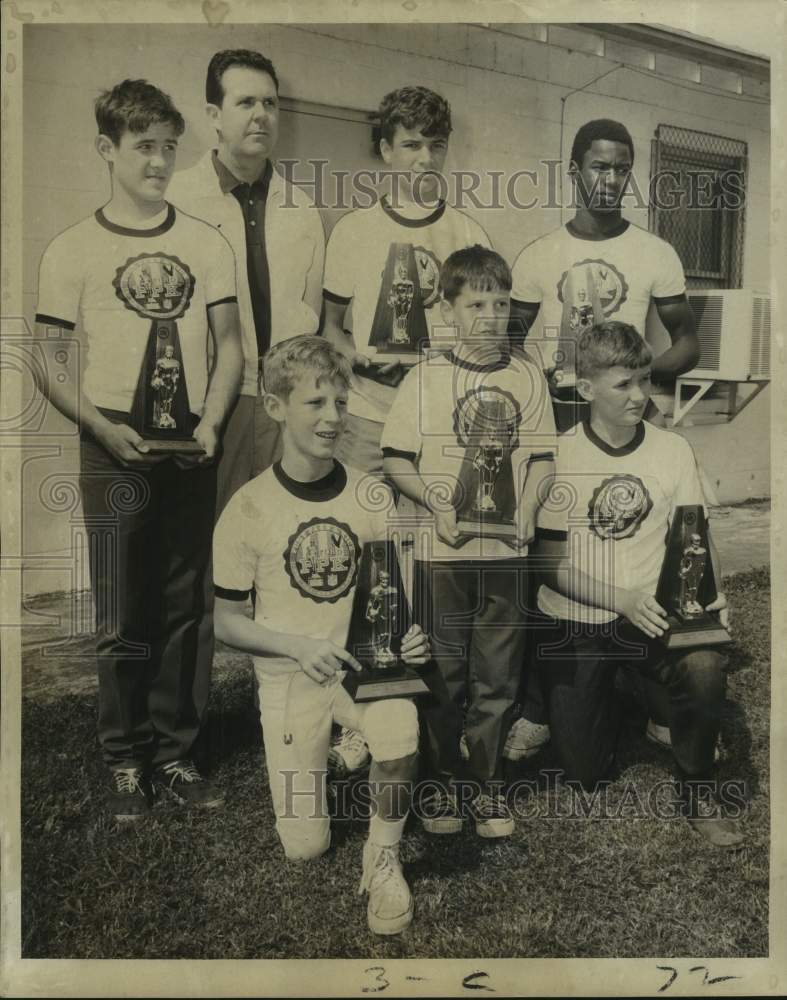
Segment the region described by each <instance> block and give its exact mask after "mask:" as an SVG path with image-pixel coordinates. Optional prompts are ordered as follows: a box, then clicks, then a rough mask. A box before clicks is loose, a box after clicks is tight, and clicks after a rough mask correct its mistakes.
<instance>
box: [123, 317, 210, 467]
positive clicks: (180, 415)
mask: <svg viewBox="0 0 787 1000" xmlns="http://www.w3.org/2000/svg"><path fill="white" fill-rule="evenodd" d="M191 422H192V421H191V413H190V411H189V397H188V391H187V389H186V379H185V377H184V372H183V358H182V355H181V353H180V342H179V340H178V331H177V327H176V326H175V324H174V323H173V322H171V321H169V322H168V321H162V320H160V321H159V322H157V323H154V324H153V326H152V328H151V331H150V334H149V336H148V343H147V347H146V349H145V357H144V358H143V361H142V369H141V371H140V373H139V380H138V382H137V389H136V393H135V395H134V404H133V408H132V411H131V425H132V427H133V428H134V430H136V431H137V432H138V433H139V434H141V435H142V437H143V438H144V443H145V444H146V445H147V446H148V449H149V450H150V452H151V453H153V454H156V453H159V454H161V453H170V452H173V453H174V452H180V453H184V452H190V453H197V452H201V451H203V448H202V446H201V445H200V444H199V443H198V442H197V441H195V440H194V438H193V437H192V434H191Z"/></svg>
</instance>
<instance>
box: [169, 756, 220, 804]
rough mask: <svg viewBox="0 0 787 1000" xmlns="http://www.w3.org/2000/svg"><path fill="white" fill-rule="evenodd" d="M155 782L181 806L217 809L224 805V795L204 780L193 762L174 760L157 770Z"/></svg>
mask: <svg viewBox="0 0 787 1000" xmlns="http://www.w3.org/2000/svg"><path fill="white" fill-rule="evenodd" d="M153 782H154V785H155V786H156V787H157V788H160V789H161V790H162V792H164V794H165V795H169V796H170V798H172V799H174V800H175V801H176V802H177V804H178V805H179V806H199V807H200V808H203V809H215V808H217V807H218V806H223V805H224V794H223V793H222V792H220V791H218V790H217V789H216V787H215V786H214V785H213V784H212V783H211V782H210V781H208V779H207V778H204V777H203V776H202V775H201V774H200V773H199V771H198V770H197V768H196V767H195V766H194V763H193V761H190V760H172V761H169V762H168V763H166V764H162V765H161V766H160V767H158V768H156V770H155V772H154V775H153Z"/></svg>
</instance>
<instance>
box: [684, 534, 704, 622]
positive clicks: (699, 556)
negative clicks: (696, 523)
mask: <svg viewBox="0 0 787 1000" xmlns="http://www.w3.org/2000/svg"><path fill="white" fill-rule="evenodd" d="M707 559H708V550H707V549H706V548H704V547H703V545H702V538H701V537H700V535H698V534H696V533H693V534H691V535H690V536H689V544H688V545H687V546H686V548H685V549H684V550H683V556H682V558H681V561H680V567H679V568H678V576H679V577H680V604H679V607H678V613H679V614H680V615H681V617H683V618H698V617H699V616H700V615H702V614H703V612H704V609H703V607H702V605H701V604H700V603H699V601H698V600H697V591H698V590H699V586H700V583H701V581H702V577H703V575H704V573H705V564H706V562H707Z"/></svg>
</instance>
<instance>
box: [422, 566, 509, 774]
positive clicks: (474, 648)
mask: <svg viewBox="0 0 787 1000" xmlns="http://www.w3.org/2000/svg"><path fill="white" fill-rule="evenodd" d="M526 595H527V569H526V565H525V562H524V560H523V559H508V560H499V561H485V560H468V561H466V562H431V563H427V562H422V561H420V560H416V563H415V600H414V617H415V620H416V621H417V622H418V623H419V624H420V625H421V626H422V628H423V630H424V631H425V632H426V633H427V634H428V635H429V636H430V639H431V644H432V652H433V655H434V663H433V664H432V667H431V669H429V670H427V671H426V672H425V673H424V679H425V681H426V683H427V684H428V685H429V688H430V692H431V697H430V698H424V699H423V704H422V706H421V707H422V715H423V719H424V722H425V724H426V729H427V737H428V750H427V761H426V765H427V770H428V772H429V776H430V777H431V778H435V779H438V780H443V781H448V780H450V778H451V777H456V776H457V775H458V774H460V773H461V770H462V762H461V757H460V753H459V740H460V738H461V736H462V727H463V724H464V730H465V734H466V736H467V743H468V749H469V751H470V760H469V763H468V767H467V770H468V772H469V774H470V777H471V778H474V779H475V780H477V781H481V782H484V781H491V780H494V779H497V778H499V776H500V772H501V756H502V752H503V745H504V744H505V740H506V736H507V735H508V730H509V727H510V724H511V717H512V713H513V708H514V703H515V702H516V697H517V691H518V689H519V678H520V672H521V668H522V658H523V653H524V647H525V620H526ZM465 700H467V703H468V707H467V714H466V716H464V713H463V705H464V703H465Z"/></svg>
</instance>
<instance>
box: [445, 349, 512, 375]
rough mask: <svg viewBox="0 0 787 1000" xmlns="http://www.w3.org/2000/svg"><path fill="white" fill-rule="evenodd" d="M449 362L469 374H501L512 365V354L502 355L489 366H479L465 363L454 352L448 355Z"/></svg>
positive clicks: (473, 363) (470, 362) (469, 362)
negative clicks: (500, 372)
mask: <svg viewBox="0 0 787 1000" xmlns="http://www.w3.org/2000/svg"><path fill="white" fill-rule="evenodd" d="M448 360H449V361H450V362H451V364H454V365H456V366H457V368H464V369H465V371H468V372H499V371H502V370H503V369H504V368H508V366H509V365H510V364H511V355H510V354H501V355H500V357H499V358H498V360H497V361H492V362H490V364H488V365H479V364H476V363H475V362H473V361H465V360H464V358H458V357H457V356H456V355H455V354H454V352H453V351H451V352H450V353H449V354H448Z"/></svg>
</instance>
